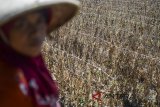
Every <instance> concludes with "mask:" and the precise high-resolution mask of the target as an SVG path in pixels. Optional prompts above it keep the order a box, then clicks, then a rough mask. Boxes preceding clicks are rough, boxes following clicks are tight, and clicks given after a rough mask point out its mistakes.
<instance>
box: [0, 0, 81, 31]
mask: <svg viewBox="0 0 160 107" xmlns="http://www.w3.org/2000/svg"><path fill="white" fill-rule="evenodd" d="M0 4H1V6H0V26H1V25H3V24H5V23H7V22H8V21H10V20H11V19H13V18H16V17H18V16H21V15H23V14H25V13H27V12H31V11H34V10H38V9H42V10H43V9H45V8H49V9H50V10H51V12H52V14H51V15H52V17H51V21H50V23H49V25H48V29H49V33H51V31H53V30H54V29H56V28H58V27H59V26H61V25H63V24H64V23H65V22H67V21H68V20H70V19H71V18H72V17H73V16H74V15H75V14H76V13H77V11H78V9H79V1H77V0H0Z"/></svg>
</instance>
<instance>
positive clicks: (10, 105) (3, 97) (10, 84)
mask: <svg viewBox="0 0 160 107" xmlns="http://www.w3.org/2000/svg"><path fill="white" fill-rule="evenodd" d="M16 78H17V69H15V68H13V67H11V66H9V65H8V64H5V63H4V62H2V61H0V107H34V106H33V104H32V102H31V98H30V97H29V96H26V95H24V94H23V93H22V91H21V90H20V88H19V85H18V83H17V81H16Z"/></svg>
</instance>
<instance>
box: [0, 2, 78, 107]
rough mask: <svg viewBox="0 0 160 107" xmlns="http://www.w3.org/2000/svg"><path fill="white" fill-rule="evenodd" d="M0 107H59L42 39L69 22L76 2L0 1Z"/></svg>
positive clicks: (76, 7) (75, 10) (74, 10)
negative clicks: (42, 50) (43, 51)
mask: <svg viewBox="0 0 160 107" xmlns="http://www.w3.org/2000/svg"><path fill="white" fill-rule="evenodd" d="M0 4H1V6H0V11H1V12H0V107H60V105H59V103H58V97H59V92H58V87H57V84H56V82H55V80H53V79H52V78H51V75H50V73H49V71H48V69H47V68H46V65H45V64H44V61H43V58H42V55H41V46H42V43H43V41H44V38H45V37H46V36H47V35H49V34H50V33H51V31H53V30H55V29H56V28H58V27H59V26H61V25H63V24H64V23H65V22H67V21H68V20H69V19H71V18H72V17H73V16H74V15H75V14H76V12H77V10H78V5H79V2H78V1H76V0H0Z"/></svg>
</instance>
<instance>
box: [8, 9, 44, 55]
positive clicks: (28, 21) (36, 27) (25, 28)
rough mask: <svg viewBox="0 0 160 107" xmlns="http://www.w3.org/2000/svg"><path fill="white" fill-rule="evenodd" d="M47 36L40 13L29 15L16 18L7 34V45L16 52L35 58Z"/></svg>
mask: <svg viewBox="0 0 160 107" xmlns="http://www.w3.org/2000/svg"><path fill="white" fill-rule="evenodd" d="M46 35H47V23H46V20H45V18H44V17H43V16H42V15H41V14H40V13H38V12H37V13H30V14H27V15H25V16H23V17H20V18H18V19H17V20H16V21H15V22H14V26H13V28H12V29H11V31H10V32H9V44H10V46H11V47H12V48H13V49H14V50H16V51H17V52H19V53H21V54H24V55H27V56H31V57H35V56H37V55H39V54H40V51H41V46H42V43H43V41H44V38H45V36H46Z"/></svg>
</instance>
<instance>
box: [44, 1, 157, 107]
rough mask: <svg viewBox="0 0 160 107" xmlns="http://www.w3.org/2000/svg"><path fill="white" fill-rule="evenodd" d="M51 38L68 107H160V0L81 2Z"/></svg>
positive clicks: (49, 50)
mask: <svg viewBox="0 0 160 107" xmlns="http://www.w3.org/2000/svg"><path fill="white" fill-rule="evenodd" d="M51 39H52V41H49V40H46V42H45V43H44V48H43V50H42V52H43V54H44V57H45V61H46V63H47V65H48V68H49V69H50V70H51V73H52V74H53V78H55V79H56V80H57V82H58V84H59V88H60V94H61V96H60V97H61V99H60V102H61V103H62V107H160V0H81V9H80V11H79V13H78V14H77V16H76V17H75V18H74V19H73V20H72V21H71V22H69V23H67V24H66V25H65V26H63V27H62V28H60V29H59V30H58V31H56V32H53V34H52V35H51Z"/></svg>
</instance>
